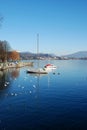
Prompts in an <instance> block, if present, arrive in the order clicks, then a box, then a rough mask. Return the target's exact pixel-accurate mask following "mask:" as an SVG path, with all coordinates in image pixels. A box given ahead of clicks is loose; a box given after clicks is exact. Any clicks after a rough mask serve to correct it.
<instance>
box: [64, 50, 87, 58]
mask: <svg viewBox="0 0 87 130" xmlns="http://www.w3.org/2000/svg"><path fill="white" fill-rule="evenodd" d="M62 57H67V58H87V51H79V52H76V53H73V54H69V55H65V56H62Z"/></svg>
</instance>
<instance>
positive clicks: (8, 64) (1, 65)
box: [0, 62, 33, 71]
mask: <svg viewBox="0 0 87 130" xmlns="http://www.w3.org/2000/svg"><path fill="white" fill-rule="evenodd" d="M32 65H33V62H5V63H0V70H1V71H2V70H5V69H9V68H20V67H24V66H32Z"/></svg>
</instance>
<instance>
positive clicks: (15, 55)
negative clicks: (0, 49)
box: [8, 51, 20, 61]
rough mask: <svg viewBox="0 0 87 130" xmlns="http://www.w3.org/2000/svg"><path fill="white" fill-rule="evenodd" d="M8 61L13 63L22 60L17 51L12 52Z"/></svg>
mask: <svg viewBox="0 0 87 130" xmlns="http://www.w3.org/2000/svg"><path fill="white" fill-rule="evenodd" d="M8 59H9V60H12V61H17V60H20V55H19V53H18V52H17V51H11V52H9V54H8Z"/></svg>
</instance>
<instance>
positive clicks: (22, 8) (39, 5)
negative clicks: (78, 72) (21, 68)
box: [0, 0, 87, 56]
mask: <svg viewBox="0 0 87 130" xmlns="http://www.w3.org/2000/svg"><path fill="white" fill-rule="evenodd" d="M0 16H3V22H2V24H1V26H0V40H6V41H8V42H9V44H10V46H11V47H12V48H13V49H14V50H17V51H29V52H33V53H36V52H37V34H38V33H39V52H42V53H53V54H56V55H58V56H60V55H66V54H72V53H74V52H78V51H87V0H0Z"/></svg>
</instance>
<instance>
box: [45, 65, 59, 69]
mask: <svg viewBox="0 0 87 130" xmlns="http://www.w3.org/2000/svg"><path fill="white" fill-rule="evenodd" d="M44 68H45V69H56V68H57V67H56V66H55V65H53V64H47V65H45V66H44Z"/></svg>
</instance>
